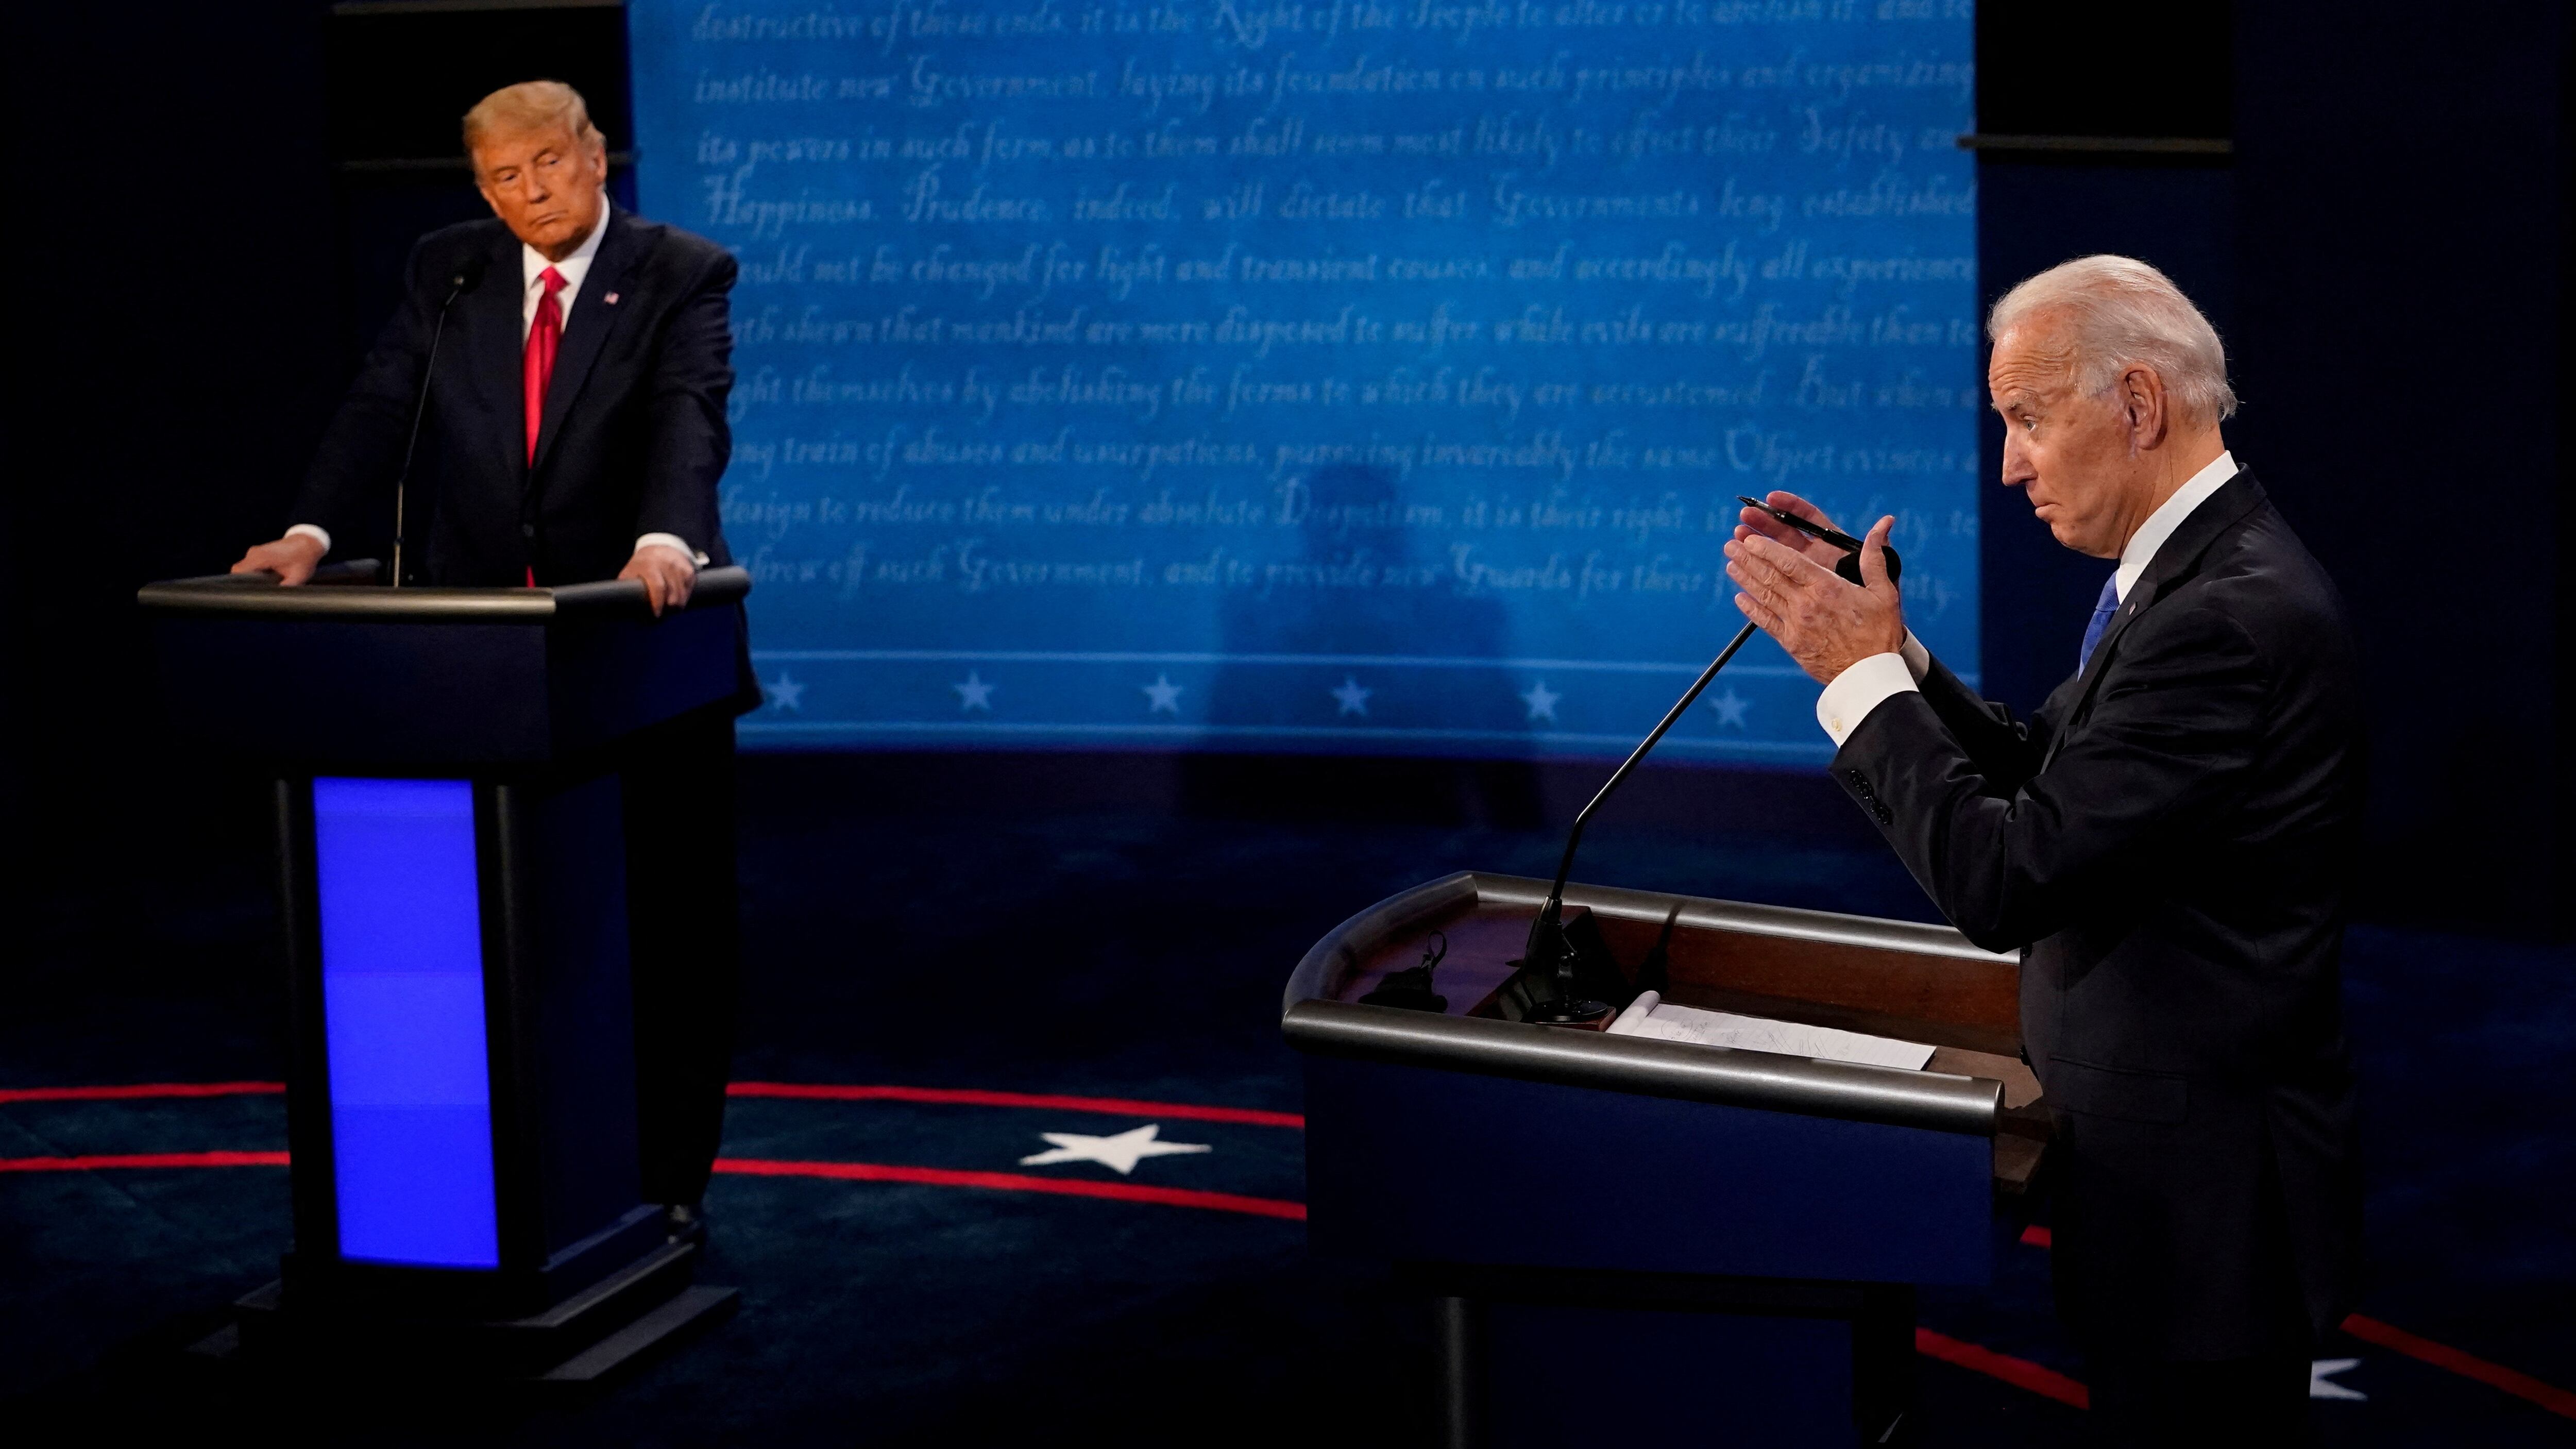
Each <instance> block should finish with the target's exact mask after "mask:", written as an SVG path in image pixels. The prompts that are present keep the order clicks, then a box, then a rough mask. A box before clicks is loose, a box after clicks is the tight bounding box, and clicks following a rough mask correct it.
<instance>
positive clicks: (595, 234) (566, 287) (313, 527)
mask: <svg viewBox="0 0 2576 1449" xmlns="http://www.w3.org/2000/svg"><path fill="white" fill-rule="evenodd" d="M606 235H608V198H607V196H606V195H605V194H603V195H602V196H601V197H600V199H599V224H598V225H597V226H594V227H592V228H591V229H590V235H588V236H586V237H583V238H582V239H581V245H580V246H577V247H575V248H573V250H572V255H571V256H568V257H566V258H564V259H563V260H562V261H559V262H557V261H549V260H548V259H547V258H546V254H545V253H544V252H541V251H538V250H537V249H536V248H535V247H532V246H530V245H528V244H527V243H526V242H521V243H519V341H520V342H521V343H525V342H526V341H527V340H528V332H529V330H530V329H532V328H534V327H535V326H536V325H537V303H538V302H539V301H541V300H543V299H544V297H545V295H546V288H545V284H544V283H543V282H542V281H540V280H538V279H539V278H541V277H543V276H544V275H545V271H546V268H548V267H552V268H554V269H555V275H556V276H559V277H561V278H563V282H564V284H563V288H562V290H560V291H558V292H556V293H555V310H556V312H557V313H558V314H559V316H560V318H561V321H562V324H563V330H564V331H565V332H566V333H567V334H569V333H570V332H571V331H572V304H573V300H574V299H575V298H577V297H579V296H580V295H581V282H582V278H584V277H587V276H589V275H590V264H591V262H592V260H593V259H594V258H596V257H597V256H598V255H599V242H600V238H602V237H605V236H606ZM299 533H300V534H303V535H304V536H305V537H307V538H310V539H312V540H313V541H314V542H316V543H318V544H320V545H322V552H323V553H325V554H328V553H330V552H331V535H330V533H329V532H328V531H326V530H325V529H323V527H322V526H321V525H320V524H315V523H298V524H294V525H292V526H290V527H289V528H288V529H287V530H286V536H287V537H289V538H293V537H294V536H295V535H297V534H299ZM648 548H667V549H672V550H675V551H677V552H678V554H679V555H680V557H682V558H684V559H687V560H688V561H689V564H690V566H691V567H692V568H695V567H697V566H698V565H700V564H703V563H705V562H706V561H707V559H706V555H704V554H702V553H699V552H698V551H697V550H696V549H693V548H691V547H689V541H688V540H687V539H684V538H682V537H680V536H679V535H678V534H676V533H648V534H645V535H644V536H643V537H641V538H638V539H637V540H635V551H636V552H638V553H641V552H643V551H644V550H645V549H648Z"/></svg>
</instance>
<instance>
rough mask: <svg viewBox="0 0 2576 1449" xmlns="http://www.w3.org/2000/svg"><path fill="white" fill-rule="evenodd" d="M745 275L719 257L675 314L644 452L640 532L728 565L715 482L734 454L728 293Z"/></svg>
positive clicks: (659, 361)
mask: <svg viewBox="0 0 2576 1449" xmlns="http://www.w3.org/2000/svg"><path fill="white" fill-rule="evenodd" d="M737 271H738V268H737V267H736V265H735V263H734V259H733V257H732V256H731V255H729V254H723V253H719V254H717V256H716V257H715V259H714V261H713V262H712V263H711V264H710V265H709V266H708V267H707V268H706V269H705V270H704V271H702V272H701V273H699V274H698V276H697V277H696V279H695V280H694V281H693V283H692V284H691V286H690V288H689V290H688V293H687V295H686V296H684V297H683V298H682V299H681V301H680V303H679V305H678V306H677V307H675V308H674V309H673V311H672V315H671V321H670V325H669V328H668V330H666V331H665V332H664V333H663V336H662V349H661V354H660V356H658V357H656V358H655V359H654V363H653V378H652V384H651V394H650V398H649V402H648V406H649V408H650V410H651V411H650V427H651V430H652V439H651V444H650V446H649V447H648V448H647V449H646V451H645V455H644V496H643V501H642V505H641V507H640V509H639V510H638V512H637V515H636V520H635V532H636V533H637V534H639V535H640V534H647V533H669V534H676V535H678V536H679V537H681V538H684V539H687V540H688V542H689V547H691V548H693V549H696V550H699V551H701V552H703V553H706V554H708V555H709V556H711V557H712V558H713V559H714V561H715V562H717V563H719V564H721V563H726V562H729V560H728V559H727V557H726V555H725V551H724V546H723V539H722V537H721V531H720V527H719V524H718V515H717V506H716V480H717V479H719V478H721V477H723V476H724V470H725V463H726V461H727V460H728V459H730V458H731V457H732V456H733V432H732V429H731V428H730V427H728V426H727V425H726V423H725V398H726V396H727V395H728V394H730V393H731V392H732V391H733V361H732V358H733V320H732V313H731V310H730V305H729V303H728V300H727V294H728V293H730V292H731V291H732V290H733V283H734V277H735V275H736V273H737Z"/></svg>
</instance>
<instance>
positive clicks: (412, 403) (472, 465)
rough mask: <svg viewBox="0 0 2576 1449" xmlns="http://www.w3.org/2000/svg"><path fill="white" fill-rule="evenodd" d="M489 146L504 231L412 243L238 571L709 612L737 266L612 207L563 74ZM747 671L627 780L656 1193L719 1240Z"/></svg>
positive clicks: (509, 108) (638, 995)
mask: <svg viewBox="0 0 2576 1449" xmlns="http://www.w3.org/2000/svg"><path fill="white" fill-rule="evenodd" d="M464 141H465V150H466V153H467V155H468V156H469V157H470V158H471V159H472V161H473V165H474V184H475V186H476V187H477V188H478V189H479V190H480V191H481V192H482V194H483V200H484V202H485V203H486V204H487V205H489V206H490V207H491V208H492V216H491V218H490V219H488V220H483V221H472V222H466V223H464V224H462V225H458V226H451V227H447V228H444V229H442V230H439V231H435V232H432V233H430V234H429V235H428V236H425V237H423V238H421V239H420V242H419V244H418V245H416V246H414V247H413V248H412V254H411V263H410V268H409V271H408V275H407V278H406V288H405V296H404V299H403V303H402V305H401V306H400V307H399V308H398V309H396V311H395V312H394V315H393V318H392V320H391V321H389V322H387V323H386V324H385V330H384V332H383V334H382V335H381V336H379V337H378V338H377V341H376V345H375V347H374V348H373V349H372V350H371V351H370V352H369V353H368V354H367V358H366V361H365V363H364V364H363V365H362V366H361V367H360V368H359V371H358V376H357V379H356V380H355V381H354V382H353V383H351V384H350V387H349V393H348V397H347V399H346V400H345V401H343V402H342V403H341V405H340V411H339V413H338V415H337V416H335V417H334V418H333V419H332V420H331V426H330V428H329V430H328V431H327V432H326V433H325V434H324V435H323V439H322V446H321V447H320V448H319V449H318V450H317V451H316V453H315V456H314V459H313V466H312V467H311V469H310V470H308V471H307V472H306V474H305V478H304V486H303V488H302V490H301V491H299V492H298V493H297V494H296V498H295V503H294V507H293V510H292V511H291V512H290V514H289V515H288V522H289V524H290V526H289V527H288V528H287V530H286V532H285V534H284V536H282V537H280V538H277V539H275V540H273V541H271V542H268V543H263V544H259V545H257V546H255V547H253V548H252V549H250V550H249V552H247V553H245V554H244V555H243V556H242V558H241V561H240V562H238V563H236V564H234V565H233V571H234V572H235V573H248V572H253V571H258V570H266V571H268V572H270V573H274V574H276V575H277V576H278V578H279V580H280V581H281V582H283V583H285V584H288V585H298V584H302V583H304V582H305V581H306V580H308V579H310V578H311V577H312V576H313V570H314V568H315V566H316V565H318V564H319V563H321V562H322V560H323V559H324V557H325V556H327V555H329V554H331V553H333V552H335V551H337V552H341V553H347V554H360V553H370V552H373V551H375V550H378V549H381V548H384V547H385V546H386V545H388V544H397V540H400V542H399V544H397V548H398V551H397V552H396V553H395V554H394V557H396V558H397V559H399V560H400V562H401V567H402V572H403V579H402V582H404V583H407V584H412V583H419V584H432V585H447V586H464V587H487V588H491V587H501V588H506V587H513V586H525V587H535V586H537V585H540V584H570V583H583V582H587V581H590V580H596V579H607V578H619V579H633V580H635V581H637V582H639V583H641V584H642V585H643V586H644V590H645V594H646V597H647V598H648V599H649V600H650V601H651V604H652V606H653V610H654V612H655V613H657V614H658V613H660V612H661V611H662V610H664V609H666V608H676V607H678V606H680V605H683V604H685V603H687V602H688V599H689V594H690V592H691V590H692V588H693V587H694V586H695V585H696V583H697V573H698V569H699V568H700V566H702V565H708V564H725V563H730V562H731V559H730V557H729V556H728V555H727V554H726V552H725V543H724V535H723V533H722V530H721V529H720V528H719V526H718V515H717V505H716V483H717V480H718V479H719V478H720V477H722V476H723V473H724V469H725V463H726V460H727V459H728V458H729V457H730V456H731V453H732V446H733V445H732V435H731V433H730V432H729V430H728V428H727V425H726V422H725V399H726V395H727V394H728V393H729V392H730V391H731V390H732V387H733V365H732V362H731V356H732V351H733V330H732V322H731V319H730V313H729V310H728V308H729V304H728V302H727V294H728V293H729V292H730V291H731V290H732V288H733V284H734V277H735V272H736V266H735V262H734V259H733V255H732V254H731V253H730V252H727V251H726V250H725V249H724V248H723V247H721V246H718V245H717V244H716V243H714V242H711V241H709V240H707V239H706V238H704V237H699V236H692V235H690V234H689V233H687V232H685V231H682V230H680V229H679V228H677V227H673V226H667V225H664V224H662V223H660V222H651V221H646V220H644V219H643V218H641V217H638V216H635V215H634V214H632V213H630V212H627V211H623V210H621V209H619V208H618V207H616V206H613V205H611V204H610V202H609V199H608V194H607V191H606V187H607V185H608V147H607V142H606V139H605V138H604V137H603V136H601V134H600V132H599V128H598V127H597V126H595V125H593V124H592V123H591V119H590V110H589V108H588V107H587V106H586V105H585V104H584V103H583V101H582V98H581V94H580V93H579V92H578V91H575V90H574V89H573V88H572V87H571V86H568V85H565V84H563V83H562V82H560V81H542V80H541V81H526V82H523V83H521V84H518V85H514V86H506V87H503V88H502V89H500V90H497V91H494V92H493V93H492V94H490V95H488V96H485V97H484V98H483V99H482V100H481V101H479V102H477V103H476V104H475V106H474V108H473V109H472V110H470V111H468V112H466V114H465V121H464ZM424 388H426V389H427V394H426V400H425V401H423V389H424ZM415 408H418V409H420V411H419V413H418V418H417V421H415V411H414V410H415ZM406 463H408V465H409V474H408V484H407V486H406V487H405V489H404V490H403V491H404V495H405V496H404V499H403V504H402V508H401V512H400V516H398V515H397V510H396V506H395V480H396V478H397V477H398V476H401V475H402V474H403V471H404V468H405V465H406ZM379 556H381V555H379ZM736 655H737V672H738V673H739V674H740V675H741V677H742V680H743V685H744V688H743V690H742V691H741V692H740V695H739V696H738V697H737V698H736V699H735V700H734V701H733V702H732V703H730V704H727V705H722V706H717V707H714V708H711V709H709V710H704V711H700V712H698V713H697V714H693V715H688V716H683V717H682V718H680V719H678V720H674V721H670V722H668V723H666V724H663V725H658V726H656V727H655V728H654V729H653V730H652V731H649V732H647V734H646V735H645V736H644V737H642V738H641V739H639V740H638V741H637V742H635V743H634V745H633V746H632V748H631V749H630V750H629V751H628V753H627V756H626V758H625V759H624V760H623V762H622V763H621V765H620V767H619V774H620V776H621V777H622V783H623V793H624V796H625V801H626V807H625V808H626V811H627V815H628V818H629V819H631V820H635V821H638V822H643V823H642V824H640V825H639V826H638V828H636V829H634V830H632V831H630V832H629V839H630V846H631V848H630V849H629V851H628V859H627V878H626V891H627V900H628V905H629V909H630V923H629V924H630V931H629V937H630V942H631V947H630V950H631V958H632V965H633V971H634V1009H635V1054H636V1090H637V1097H638V1114H637V1115H638V1122H637V1135H638V1146H639V1149H640V1155H641V1157H642V1159H643V1176H644V1182H643V1184H642V1186H643V1191H644V1193H645V1196H646V1197H647V1199H648V1200H650V1201H653V1202H658V1203H662V1204H665V1205H667V1207H668V1210H669V1217H670V1222H671V1227H672V1229H673V1231H674V1232H675V1233H676V1234H679V1235H684V1236H688V1237H693V1238H694V1237H699V1236H703V1233H704V1226H703V1222H702V1219H701V1217H700V1214H699V1203H700V1199H701V1198H702V1196H703V1195H704V1194H705V1192H706V1187H707V1181H708V1174H709V1173H710V1172H711V1171H712V1170H713V1167H714V1163H715V1155H716V1147H717V1141H718V1138H719V1137H720V1136H721V1134H722V1131H723V1122H724V1105H725V1079H726V1077H727V1075H728V1074H729V1068H730V1056H731V1052H732V1029H733V1014H734V996H735V989H734V981H735V977H736V975H737V966H736V957H737V955H738V953H739V945H738V941H737V928H736V924H735V914H736V912H735V896H734V875H733V786H732V768H733V746H734V739H733V716H734V714H735V713H736V712H738V711H739V710H741V709H743V708H747V707H749V706H750V705H753V704H756V703H757V702H758V700H759V694H758V686H757V684H756V683H754V682H753V681H752V677H751V674H750V662H749V657H748V654H747V652H746V650H745V649H744V648H743V647H742V646H740V645H738V646H737V650H736Z"/></svg>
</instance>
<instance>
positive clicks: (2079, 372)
mask: <svg viewBox="0 0 2576 1449" xmlns="http://www.w3.org/2000/svg"><path fill="white" fill-rule="evenodd" d="M2045 314H2055V315H2056V316H2057V317H2060V318H2062V319H2063V320H2064V322H2065V324H2066V327H2067V334H2066V335H2067V340H2068V341H2069V343H2071V344H2072V346H2073V349H2074V354H2075V358H2074V366H2075V381H2076V385H2077V386H2079V387H2081V388H2083V389H2084V390H2085V391H2086V392H2100V391H2102V390H2103V389H2104V388H2107V387H2109V386H2111V384H2112V383H2114V382H2116V381H2118V380H2119V377H2120V374H2121V372H2123V371H2124V370H2126V369H2128V368H2130V367H2146V368H2150V369H2152V370H2153V371H2154V372H2155V374H2156V376H2157V377H2159V378H2162V379H2163V380H2164V384H2165V390H2166V391H2167V392H2168V393H2170V394H2172V396H2173V400H2174V403H2175V405H2176V407H2177V408H2178V410H2179V411H2180V412H2181V413H2182V414H2183V416H2185V417H2186V418H2188V419H2191V420H2192V421H2195V422H2217V421H2219V420H2221V419H2224V418H2228V417H2232V416H2234V415H2235V413H2236V390H2235V389H2234V388H2231V387H2229V386H2228V385H2227V349H2226V347H2225V346H2224V345H2223V344H2221V343H2220V342H2219V340H2218V329H2217V328H2215V327H2212V326H2210V325H2209V319H2208V318H2206V317H2203V316H2202V315H2200V309H2199V308H2197V307H2195V306H2193V305H2191V299H2190V298H2189V297H2186V296H2184V295H2183V294H2182V289H2181V288H2180V287H2177V286H2175V285H2174V284H2173V280H2172V279H2171V278H2169V277H2167V276H2166V275H2165V274H2164V273H2162V272H2159V271H2157V270H2156V269H2155V268H2153V267H2151V266H2148V265H2147V264H2146V263H2145V262H2142V261H2139V260H2137V259H2136V258H2134V257H2115V256H2091V257H2077V258H2076V259H2075V260H2073V261H2071V262H2061V263H2059V264H2058V265H2056V266H2053V267H2051V268H2049V269H2048V270H2047V271H2044V272H2041V273H2040V274H2039V275H2037V276H2035V277H2031V278H2029V279H2028V280H2026V281H2024V282H2023V283H2022V284H2021V285H2019V286H2017V287H2015V288H2013V289H2012V290H2011V291H2009V292H2006V293H2004V296H2003V300H2002V301H2000V302H1997V303H1995V310H1994V311H1992V312H1990V313H1988V314H1987V316H1986V336H1987V337H1989V338H1992V339H1998V340H1999V339H2001V338H2002V337H2003V335H2004V334H2005V333H2007V332H2010V331H2012V330H2013V329H2014V328H2016V327H2020V326H2022V325H2024V324H2025V323H2028V322H2031V321H2032V320H2033V319H2035V318H2040V317H2042V316H2043V315H2045Z"/></svg>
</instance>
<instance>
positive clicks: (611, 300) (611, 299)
mask: <svg viewBox="0 0 2576 1449" xmlns="http://www.w3.org/2000/svg"><path fill="white" fill-rule="evenodd" d="M599 300H601V301H603V302H606V303H607V304H608V305H609V306H611V307H614V306H616V305H617V294H616V293H615V292H611V293H609V294H608V295H607V296H605V297H602V298H600V299H599Z"/></svg>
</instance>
